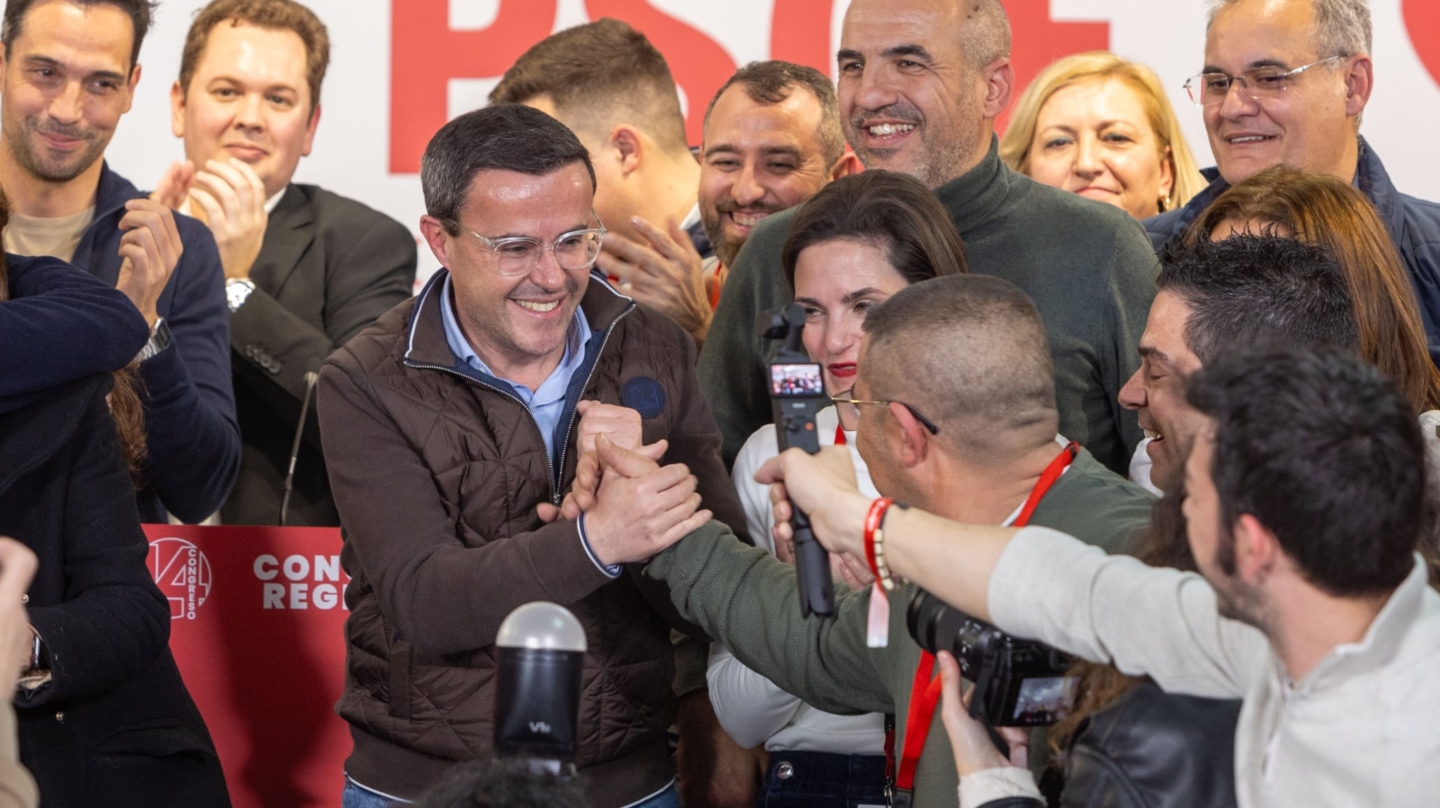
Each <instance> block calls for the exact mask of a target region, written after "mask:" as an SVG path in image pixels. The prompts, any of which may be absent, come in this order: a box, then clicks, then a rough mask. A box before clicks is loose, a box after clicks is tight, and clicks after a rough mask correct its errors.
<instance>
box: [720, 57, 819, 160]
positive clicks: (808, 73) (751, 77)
mask: <svg viewBox="0 0 1440 808" xmlns="http://www.w3.org/2000/svg"><path fill="white" fill-rule="evenodd" d="M737 84H738V85H740V86H741V87H742V88H744V90H745V94H746V95H747V96H749V97H750V100H751V101H754V102H755V103H757V104H766V105H770V104H780V103H783V102H784V101H785V100H786V99H788V98H789V97H790V94H791V93H792V92H794V91H795V89H796V88H799V89H803V90H806V91H808V92H809V93H810V94H811V95H813V96H815V100H816V101H819V102H820V131H819V134H820V150H821V152H822V156H823V157H824V159H825V167H826V168H827V169H828V168H830V167H832V166H834V165H835V164H836V163H837V162H839V161H840V158H841V157H843V156H844V155H845V133H844V132H843V131H842V130H841V129H840V102H839V100H838V99H837V98H836V97H835V85H834V84H833V83H831V81H830V78H829V77H828V76H826V75H825V74H824V73H821V72H820V71H819V70H816V69H815V68H813V67H806V66H804V65H797V64H795V63H793V62H784V61H781V60H779V59H772V60H770V61H768V62H751V63H750V64H748V65H745V66H744V67H742V68H740V69H739V70H737V71H735V75H733V76H731V77H730V78H729V79H728V80H726V82H725V83H724V84H722V85H720V89H719V90H717V91H716V92H715V96H714V97H713V98H711V99H710V106H708V107H706V108H705V128H706V130H707V131H708V130H709V128H710V113H711V112H713V111H714V109H715V102H716V101H719V100H720V96H722V95H724V94H725V91H726V90H728V89H730V88H731V87H734V86H735V85H737Z"/></svg>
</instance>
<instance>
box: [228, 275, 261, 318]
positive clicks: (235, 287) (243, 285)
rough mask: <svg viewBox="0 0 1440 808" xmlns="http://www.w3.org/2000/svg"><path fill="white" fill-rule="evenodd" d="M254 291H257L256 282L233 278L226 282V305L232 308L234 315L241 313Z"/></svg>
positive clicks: (231, 311)
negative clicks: (242, 307) (241, 308)
mask: <svg viewBox="0 0 1440 808" xmlns="http://www.w3.org/2000/svg"><path fill="white" fill-rule="evenodd" d="M253 291H255V282H254V281H252V280H250V279H249V278H231V279H230V280H228V281H226V282H225V303H226V304H227V305H228V306H229V307H230V313H231V314H234V313H235V312H237V311H239V310H240V307H241V306H243V305H245V301H246V300H248V299H249V298H250V293H251V292H253Z"/></svg>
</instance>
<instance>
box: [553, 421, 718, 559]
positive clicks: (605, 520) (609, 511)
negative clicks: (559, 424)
mask: <svg viewBox="0 0 1440 808" xmlns="http://www.w3.org/2000/svg"><path fill="white" fill-rule="evenodd" d="M579 411H580V429H579V432H578V433H577V434H578V438H577V445H578V447H579V451H580V457H579V459H578V460H577V461H576V468H575V482H574V483H573V485H572V486H571V489H570V492H569V493H568V494H566V496H565V500H564V501H563V502H562V503H561V504H560V505H559V506H558V507H557V506H554V505H551V504H549V503H542V504H541V505H540V506H539V507H538V508H537V513H538V514H539V516H540V518H541V520H542V521H544V522H547V523H548V522H553V521H555V520H556V519H559V518H561V517H564V518H566V519H578V518H580V516H581V514H584V516H585V534H586V538H587V539H588V540H589V542H590V549H591V550H592V551H593V552H594V553H595V557H596V558H597V559H598V560H599V561H600V563H601V564H604V565H605V566H612V565H615V564H629V563H632V562H636V561H645V560H647V559H649V558H650V557H652V556H654V555H655V554H656V553H658V552H660V551H661V550H664V549H665V548H666V547H669V546H670V545H672V544H674V543H675V542H677V541H679V540H680V538H681V537H683V536H685V535H687V534H689V533H690V532H691V531H693V530H695V529H697V528H699V527H700V526H702V525H704V524H705V523H707V522H709V521H710V518H711V516H712V514H711V512H710V511H708V510H705V509H703V508H701V507H700V494H699V493H698V492H697V487H698V481H697V480H696V479H695V475H693V474H691V473H690V469H689V468H688V467H687V466H685V465H684V464H683V463H672V464H670V465H665V466H662V465H660V459H661V458H663V457H664V456H665V451H666V449H668V448H669V443H668V442H667V441H665V440H659V441H656V442H655V443H652V444H649V445H642V444H641V440H642V438H641V423H640V414H639V413H638V412H636V411H634V410H632V409H629V408H626V407H618V406H615V405H613V404H602V403H600V402H598V401H582V402H580V406H579Z"/></svg>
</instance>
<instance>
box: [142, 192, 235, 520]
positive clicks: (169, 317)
mask: <svg viewBox="0 0 1440 808" xmlns="http://www.w3.org/2000/svg"><path fill="white" fill-rule="evenodd" d="M176 225H177V226H178V228H179V232H180V236H181V239H182V240H183V242H184V244H185V251H184V253H183V254H182V255H181V257H180V260H179V263H178V264H176V267H175V272H174V277H173V279H172V282H171V283H170V284H169V286H168V287H167V288H166V290H165V292H164V294H163V295H162V297H161V299H160V310H161V311H162V312H165V320H166V323H167V324H168V326H169V328H170V332H171V334H172V335H173V338H174V344H173V345H171V347H170V348H169V349H167V350H164V351H161V352H160V353H159V354H157V355H156V356H153V357H151V358H150V359H146V360H145V361H143V362H141V363H140V378H141V379H142V380H143V381H144V385H143V388H142V395H143V396H144V399H145V416H146V417H145V432H146V445H147V448H148V449H149V451H150V460H149V471H150V485H151V487H152V488H153V489H154V491H155V493H156V494H158V495H159V497H160V501H161V503H162V504H164V506H165V509H166V510H167V511H169V512H170V513H171V514H173V515H174V516H176V517H177V518H179V519H180V520H182V521H185V522H199V521H201V520H203V519H205V518H206V517H207V516H209V515H210V514H212V513H214V512H215V511H216V510H218V509H219V508H220V505H221V503H223V502H224V501H225V498H226V497H228V496H229V495H230V488H231V486H233V485H234V484H235V477H236V475H238V474H239V471H240V427H239V426H238V424H237V423H236V420H235V393H234V390H233V388H232V385H231V379H230V322H229V321H230V312H229V309H228V308H227V307H226V305H225V287H224V281H225V277H224V272H223V270H222V269H221V267H220V256H219V253H218V252H216V249H215V241H214V239H212V238H211V236H210V233H209V232H208V231H207V230H205V228H204V226H203V225H201V224H200V223H199V222H197V221H195V220H193V219H190V218H188V217H177V218H176Z"/></svg>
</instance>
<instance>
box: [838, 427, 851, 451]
mask: <svg viewBox="0 0 1440 808" xmlns="http://www.w3.org/2000/svg"><path fill="white" fill-rule="evenodd" d="M849 442H850V441H848V440H845V427H843V426H841V425H839V424H836V425H835V445H836V446H844V445H845V444H847V443H849Z"/></svg>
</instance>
